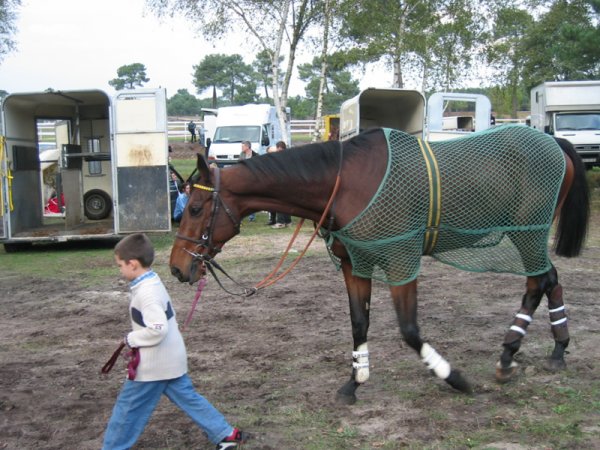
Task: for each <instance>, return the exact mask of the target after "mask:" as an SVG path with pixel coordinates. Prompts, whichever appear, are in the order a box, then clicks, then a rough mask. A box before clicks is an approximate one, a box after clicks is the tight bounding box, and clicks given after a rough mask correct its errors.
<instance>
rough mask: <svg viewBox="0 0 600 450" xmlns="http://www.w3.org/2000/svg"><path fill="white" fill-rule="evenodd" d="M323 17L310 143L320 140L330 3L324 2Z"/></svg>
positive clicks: (328, 1)
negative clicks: (319, 63)
mask: <svg viewBox="0 0 600 450" xmlns="http://www.w3.org/2000/svg"><path fill="white" fill-rule="evenodd" d="M324 8H325V9H324V17H323V47H322V48H321V79H320V80H319V93H318V95H317V110H316V113H315V128H314V130H313V136H312V141H313V142H317V141H320V140H321V137H322V136H321V123H322V121H323V94H324V92H325V83H326V80H327V53H328V52H329V23H330V20H331V3H330V0H325V4H324Z"/></svg>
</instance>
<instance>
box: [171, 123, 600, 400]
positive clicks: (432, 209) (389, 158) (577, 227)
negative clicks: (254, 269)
mask: <svg viewBox="0 0 600 450" xmlns="http://www.w3.org/2000/svg"><path fill="white" fill-rule="evenodd" d="M496 128H497V131H496V129H493V130H492V131H489V130H487V131H484V132H481V133H474V134H473V135H471V136H469V137H465V138H460V139H455V140H452V141H442V142H439V143H438V142H436V143H428V142H426V141H423V140H421V139H418V138H416V137H413V136H411V135H408V134H406V133H402V132H400V131H396V130H387V129H379V128H377V129H370V130H367V131H364V132H362V133H360V134H359V135H357V136H354V137H353V138H351V139H348V140H345V141H343V142H342V141H326V142H320V143H312V144H306V145H303V146H299V147H296V148H291V149H288V150H286V151H284V152H278V153H269V154H266V155H262V156H259V157H253V158H251V159H247V160H244V161H241V162H239V163H238V164H235V165H233V166H229V167H226V168H224V169H220V168H218V167H216V166H215V165H214V164H213V165H211V166H209V165H208V164H207V162H206V161H205V160H204V158H203V157H201V156H200V155H198V161H197V172H198V175H197V176H196V179H195V181H194V183H193V186H194V187H193V189H192V192H191V195H190V199H189V202H188V206H187V208H186V210H185V212H184V215H183V218H182V221H181V224H180V227H179V231H178V233H177V235H176V237H175V240H174V243H173V247H172V250H171V255H170V262H169V264H170V268H171V273H172V274H173V275H174V276H175V277H177V278H178V279H179V281H181V282H189V283H190V284H194V283H195V282H196V281H198V280H199V279H200V278H201V277H203V276H205V275H206V266H205V263H206V265H210V264H212V263H213V262H215V260H214V257H215V256H216V255H217V254H218V253H219V252H220V251H221V249H222V247H223V245H224V244H225V243H226V242H227V241H229V240H230V239H232V238H233V237H234V236H235V235H237V234H238V233H239V232H240V222H241V220H242V218H243V217H245V216H247V215H249V214H251V213H254V212H257V211H273V210H275V211H280V212H282V213H285V214H290V215H292V216H296V217H299V218H304V219H307V220H312V221H314V222H315V223H318V222H319V221H320V223H322V224H323V225H322V226H321V227H320V231H321V232H322V233H323V234H324V237H325V238H326V240H327V246H328V249H329V252H330V255H331V257H332V259H333V260H334V262H335V263H336V264H337V265H338V268H339V269H341V271H342V273H343V277H344V281H345V285H346V289H347V294H348V299H349V306H350V317H351V328H352V337H353V351H352V372H351V376H350V379H349V380H348V381H346V382H345V383H344V384H343V385H342V386H341V387H340V388H339V389H338V390H337V393H336V399H337V401H339V402H341V403H344V404H353V403H354V402H356V391H357V389H358V387H359V386H360V385H361V384H363V383H364V382H366V381H367V379H368V378H369V351H368V345H367V333H368V329H369V311H370V300H371V286H372V280H373V279H381V280H382V281H384V282H386V283H387V284H388V285H389V291H390V294H391V298H392V302H393V306H394V309H395V313H396V316H397V321H398V324H399V327H400V331H401V335H402V337H403V339H404V340H405V342H406V343H407V344H408V345H409V346H410V347H411V348H412V349H414V351H416V353H417V354H418V355H420V357H421V358H422V361H423V363H425V365H426V366H427V368H428V369H429V370H430V371H431V372H432V373H434V374H435V375H436V376H437V377H439V378H440V379H442V380H444V381H445V382H447V383H448V384H449V385H450V386H451V387H453V388H454V389H456V390H458V391H459V392H463V393H472V392H473V391H472V387H471V384H470V383H469V382H468V381H467V379H466V377H465V376H464V375H463V374H462V373H461V372H460V371H459V370H457V369H455V368H453V367H451V365H450V363H449V362H448V361H447V360H446V359H445V358H444V357H443V356H442V355H440V354H439V353H438V352H437V351H436V350H435V348H434V347H433V346H432V345H431V344H430V343H428V342H425V341H424V340H423V339H422V337H421V336H420V333H419V327H418V324H417V281H418V276H417V275H418V271H419V264H420V260H421V257H422V256H423V255H431V256H433V257H434V258H436V259H438V260H440V261H442V262H445V263H450V264H452V265H455V266H456V267H458V268H460V269H466V270H477V271H481V270H488V271H496V272H513V273H517V274H522V275H524V276H526V277H527V283H526V291H525V294H524V295H523V298H522V301H521V306H520V308H519V310H518V312H517V313H516V315H515V316H514V319H513V321H512V324H511V326H510V328H509V329H508V331H507V332H506V335H505V337H504V341H503V343H502V352H501V355H500V359H499V361H498V362H497V364H496V379H497V381H498V382H501V383H503V382H507V381H509V380H511V379H513V378H514V377H515V376H516V374H517V373H518V364H517V363H516V362H515V361H514V355H515V353H516V352H517V351H518V350H519V349H520V347H521V341H522V339H523V337H524V336H525V334H526V331H527V327H528V325H529V323H530V322H531V320H532V317H533V314H534V312H535V310H536V309H537V307H538V305H539V304H540V302H541V300H542V298H543V296H544V295H545V296H546V297H547V299H548V309H549V316H550V322H551V324H550V326H551V330H552V334H553V338H554V342H555V343H554V349H553V351H552V354H551V356H550V357H549V359H548V361H547V363H546V367H547V368H548V369H549V370H553V371H556V370H560V369H563V368H565V367H566V363H565V360H564V354H565V349H566V348H567V346H568V344H569V332H568V326H567V315H566V311H565V307H564V302H563V295H562V286H561V284H560V283H559V282H558V274H557V271H556V268H555V267H554V266H553V265H552V263H551V262H550V260H549V258H548V241H549V237H550V236H549V234H550V229H551V226H552V223H553V222H557V228H556V233H555V240H554V250H555V253H556V254H557V255H561V256H565V257H574V256H577V255H578V254H579V253H580V252H581V250H582V247H583V244H584V241H585V236H586V231H587V225H588V220H589V193H588V188H587V184H586V179H585V167H584V165H583V163H582V162H581V159H580V157H579V156H578V155H577V153H576V152H575V150H574V149H573V146H572V145H571V144H570V143H569V142H568V141H565V140H561V139H554V138H552V137H551V136H549V135H547V134H543V133H540V132H538V131H536V130H533V129H530V128H528V127H522V126H507V125H504V126H501V127H496ZM488 131H489V132H488ZM390 139H391V140H392V141H394V142H395V144H394V145H395V147H398V146H399V151H398V150H394V152H391V151H390V149H389V147H390ZM482 143H483V144H485V145H484V146H482ZM540 146H541V147H540ZM480 147H481V148H483V147H485V148H487V149H488V150H487V151H484V150H480ZM542 148H544V149H547V150H542ZM464 149H468V150H469V149H470V150H469V151H470V152H471V153H468V154H466V153H465V152H466V150H464ZM549 154H551V155H552V156H549ZM498 155H500V156H498ZM397 160H401V162H400V163H398V161H397ZM448 161H450V162H448ZM392 163H393V164H392ZM392 166H394V167H392ZM401 179H402V180H404V182H403V183H399V181H398V180H401ZM494 180H495V181H494ZM549 180H553V181H551V182H550V181H549ZM384 184H385V185H386V186H387V185H390V184H392V185H393V184H398V185H399V184H403V185H404V186H403V187H400V189H399V190H398V191H396V192H393V193H392V194H388V195H387V196H385V194H382V189H383V185H384ZM382 195H383V197H382ZM375 198H384V201H377V202H375V200H374V199H375ZM386 202H388V203H389V202H391V204H389V205H386V204H385V203H386ZM374 203H381V204H383V205H384V206H376V205H374ZM372 210H376V211H378V212H377V213H376V214H371V213H370V212H371V211H372ZM388 216H393V217H392V220H391V221H390V220H387V221H386V220H385V219H386V218H387V217H388ZM467 216H469V217H470V219H469V221H470V222H475V225H471V228H468V227H467V225H466V224H465V223H466V222H467V220H466V219H465V217H467ZM489 217H494V218H495V219H494V221H491V222H490V223H488V221H489V220H488V218H489ZM528 217H535V218H534V219H532V220H533V222H535V223H532V224H527V220H526V218H528ZM324 219H325V220H324ZM530 221H531V220H530ZM358 222H360V223H358ZM390 222H391V223H390ZM407 224H409V226H407ZM349 229H350V230H351V233H345V231H348V230H349ZM401 229H404V231H402V230H401ZM461 230H462V231H461ZM465 230H466V231H465ZM406 236H408V237H406ZM448 236H450V237H448ZM373 241H374V243H373ZM386 246H387V247H386ZM388 247H389V248H388ZM463 247H464V248H471V249H474V250H473V252H474V253H473V254H472V255H475V256H469V255H471V254H469V253H466V254H465V253H461V251H462V249H463ZM508 247H511V248H512V253H509V254H508V260H509V262H510V263H511V264H512V263H513V262H514V263H515V264H517V265H518V266H519V268H517V269H516V270H515V269H514V268H511V267H508V266H506V267H505V266H503V265H502V264H505V265H506V264H508V263H507V262H506V261H504V262H503V263H501V262H499V261H500V259H499V258H498V253H496V255H495V256H494V258H495V259H492V261H491V262H488V263H487V265H484V266H483V269H481V268H480V267H471V266H470V264H471V259H473V258H475V259H477V260H481V261H482V262H484V263H485V261H486V259H485V257H484V255H486V254H489V253H493V252H496V251H497V249H501V252H500V253H502V252H505V251H506V248H508ZM390 249H391V251H390ZM407 255H410V257H407ZM456 255H458V259H454V260H453V259H452V258H453V257H454V256H456ZM465 255H466V256H465ZM505 259H506V258H505ZM380 273H381V274H383V275H381V274H380Z"/></svg>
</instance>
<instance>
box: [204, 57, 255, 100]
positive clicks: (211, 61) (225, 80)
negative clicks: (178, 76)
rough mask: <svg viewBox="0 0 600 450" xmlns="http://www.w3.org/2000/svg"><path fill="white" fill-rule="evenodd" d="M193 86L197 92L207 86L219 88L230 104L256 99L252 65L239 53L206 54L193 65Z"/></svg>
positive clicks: (205, 88)
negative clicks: (245, 61)
mask: <svg viewBox="0 0 600 450" xmlns="http://www.w3.org/2000/svg"><path fill="white" fill-rule="evenodd" d="M193 84H194V86H196V88H197V92H198V94H201V93H202V92H204V91H205V90H207V89H208V88H211V87H212V88H214V89H219V90H220V91H222V92H223V95H224V96H225V97H226V98H227V99H228V101H229V103H230V104H232V105H233V104H236V103H239V104H243V103H251V102H254V101H255V100H256V97H257V96H256V87H257V83H256V77H255V74H254V71H253V70H252V66H250V65H249V64H246V63H244V59H243V58H242V56H241V55H238V54H234V55H224V54H221V53H217V54H212V55H207V56H206V57H204V59H202V61H200V63H199V64H198V65H197V66H194V80H193Z"/></svg>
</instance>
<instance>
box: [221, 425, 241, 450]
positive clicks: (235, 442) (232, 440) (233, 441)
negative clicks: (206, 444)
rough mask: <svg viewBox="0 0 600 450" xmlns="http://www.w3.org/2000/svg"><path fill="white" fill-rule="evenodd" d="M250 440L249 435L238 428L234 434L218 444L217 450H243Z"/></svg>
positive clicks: (234, 430)
mask: <svg viewBox="0 0 600 450" xmlns="http://www.w3.org/2000/svg"><path fill="white" fill-rule="evenodd" d="M247 440H248V435H247V434H246V433H244V432H243V431H241V430H238V429H237V428H234V429H233V433H231V435H230V436H227V437H226V438H225V439H223V440H222V441H221V442H219V443H218V444H217V449H216V450H226V449H229V448H242V445H244V443H245V442H246V441H247Z"/></svg>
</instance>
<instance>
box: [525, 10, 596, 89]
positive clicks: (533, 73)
mask: <svg viewBox="0 0 600 450" xmlns="http://www.w3.org/2000/svg"><path fill="white" fill-rule="evenodd" d="M549 3H550V7H549V9H548V10H547V12H545V13H543V14H541V16H540V18H539V20H537V21H536V22H535V23H534V24H533V26H532V28H531V30H530V31H529V33H528V35H527V36H526V37H525V39H524V43H523V45H524V46H525V48H526V50H527V56H528V58H527V60H526V61H525V65H524V82H525V84H526V86H527V87H528V88H531V87H533V86H535V85H537V84H538V83H541V82H543V81H552V80H554V81H561V80H585V79H593V78H597V77H598V76H600V48H599V47H600V46H599V45H598V42H599V41H598V38H599V37H600V31H599V26H598V20H599V19H600V17H598V16H599V11H600V2H599V1H598V0H572V1H566V0H557V1H556V0H555V1H553V2H549Z"/></svg>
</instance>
